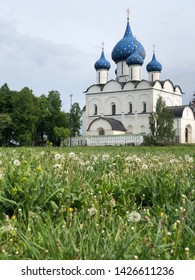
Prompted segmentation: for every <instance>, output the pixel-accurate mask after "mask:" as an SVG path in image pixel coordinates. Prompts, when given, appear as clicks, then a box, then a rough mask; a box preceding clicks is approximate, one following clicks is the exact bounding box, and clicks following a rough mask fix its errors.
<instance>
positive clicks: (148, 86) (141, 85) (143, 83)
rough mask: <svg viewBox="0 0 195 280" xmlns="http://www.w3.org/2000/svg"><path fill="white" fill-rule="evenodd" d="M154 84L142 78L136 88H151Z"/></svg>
mask: <svg viewBox="0 0 195 280" xmlns="http://www.w3.org/2000/svg"><path fill="white" fill-rule="evenodd" d="M150 88H152V86H151V85H150V83H149V82H148V81H146V80H142V81H141V82H140V83H139V84H138V85H137V87H136V89H150Z"/></svg>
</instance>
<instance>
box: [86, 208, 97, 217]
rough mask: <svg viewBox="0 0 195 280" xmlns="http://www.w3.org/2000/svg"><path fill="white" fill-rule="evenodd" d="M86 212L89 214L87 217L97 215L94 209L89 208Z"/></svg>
mask: <svg viewBox="0 0 195 280" xmlns="http://www.w3.org/2000/svg"><path fill="white" fill-rule="evenodd" d="M88 212H89V216H90V217H92V216H94V215H95V214H96V213H97V210H96V208H94V207H91V208H89V209H88Z"/></svg>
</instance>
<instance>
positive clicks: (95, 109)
mask: <svg viewBox="0 0 195 280" xmlns="http://www.w3.org/2000/svg"><path fill="white" fill-rule="evenodd" d="M94 115H97V105H96V104H95V105H94Z"/></svg>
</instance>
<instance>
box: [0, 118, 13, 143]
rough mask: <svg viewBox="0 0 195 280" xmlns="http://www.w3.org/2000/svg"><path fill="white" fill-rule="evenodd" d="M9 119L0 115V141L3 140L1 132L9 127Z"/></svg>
mask: <svg viewBox="0 0 195 280" xmlns="http://www.w3.org/2000/svg"><path fill="white" fill-rule="evenodd" d="M10 123H11V118H10V116H9V115H8V114H0V140H2V138H3V131H4V130H5V129H6V128H7V127H8V126H9V125H10Z"/></svg>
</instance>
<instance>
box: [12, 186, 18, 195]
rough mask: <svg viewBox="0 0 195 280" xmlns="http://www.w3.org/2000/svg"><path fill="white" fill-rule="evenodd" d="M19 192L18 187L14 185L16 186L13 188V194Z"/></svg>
mask: <svg viewBox="0 0 195 280" xmlns="http://www.w3.org/2000/svg"><path fill="white" fill-rule="evenodd" d="M17 192H18V189H17V188H16V187H14V188H12V189H11V193H12V194H13V195H15V194H17Z"/></svg>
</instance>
